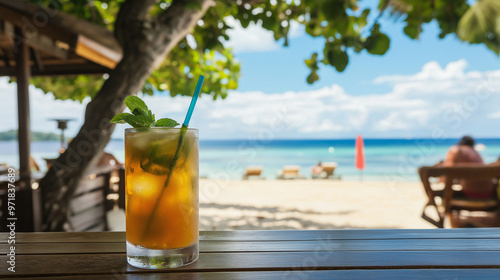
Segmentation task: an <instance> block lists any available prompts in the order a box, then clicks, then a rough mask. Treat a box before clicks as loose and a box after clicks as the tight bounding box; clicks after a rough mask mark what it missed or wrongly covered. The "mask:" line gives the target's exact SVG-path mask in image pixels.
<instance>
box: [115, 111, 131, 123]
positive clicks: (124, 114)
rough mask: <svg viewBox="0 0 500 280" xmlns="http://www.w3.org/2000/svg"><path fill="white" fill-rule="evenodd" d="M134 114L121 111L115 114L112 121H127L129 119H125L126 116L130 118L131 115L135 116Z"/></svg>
mask: <svg viewBox="0 0 500 280" xmlns="http://www.w3.org/2000/svg"><path fill="white" fill-rule="evenodd" d="M133 116H134V115H132V114H129V113H120V114H118V115H116V116H114V117H113V118H112V119H111V120H110V122H112V123H127V121H125V119H126V118H129V117H133Z"/></svg>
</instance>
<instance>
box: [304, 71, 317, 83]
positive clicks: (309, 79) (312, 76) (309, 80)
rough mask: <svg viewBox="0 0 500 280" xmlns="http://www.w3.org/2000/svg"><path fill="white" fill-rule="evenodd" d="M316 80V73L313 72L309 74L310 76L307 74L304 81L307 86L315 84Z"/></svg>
mask: <svg viewBox="0 0 500 280" xmlns="http://www.w3.org/2000/svg"><path fill="white" fill-rule="evenodd" d="M317 80H319V76H318V74H317V73H316V71H314V72H311V74H309V76H307V80H306V81H307V83H308V84H312V83H314V82H316V81H317Z"/></svg>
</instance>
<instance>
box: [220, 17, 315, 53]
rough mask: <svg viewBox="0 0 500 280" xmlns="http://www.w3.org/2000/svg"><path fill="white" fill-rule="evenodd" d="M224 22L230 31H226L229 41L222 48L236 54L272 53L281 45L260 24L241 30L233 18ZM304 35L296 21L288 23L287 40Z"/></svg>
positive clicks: (250, 25) (301, 27)
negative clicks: (229, 27) (226, 48)
mask: <svg viewBox="0 0 500 280" xmlns="http://www.w3.org/2000/svg"><path fill="white" fill-rule="evenodd" d="M225 21H226V23H227V25H229V26H231V27H232V29H231V30H228V31H227V35H228V36H229V38H230V39H229V41H226V43H224V46H225V47H229V48H233V50H234V52H236V53H243V52H265V51H274V50H277V49H279V48H280V47H281V45H282V43H279V42H276V40H275V39H274V35H273V32H271V31H269V30H266V29H264V28H262V25H260V24H255V23H251V24H249V26H248V27H247V28H243V27H242V26H241V24H240V23H239V21H237V20H235V19H234V18H233V17H227V18H225ZM304 33H305V31H304V26H302V25H300V24H299V23H298V22H296V21H292V22H291V23H290V31H289V34H288V35H289V38H296V37H300V36H302V35H304Z"/></svg>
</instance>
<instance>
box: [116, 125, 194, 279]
mask: <svg viewBox="0 0 500 280" xmlns="http://www.w3.org/2000/svg"><path fill="white" fill-rule="evenodd" d="M179 145H180V148H179V149H178V146H179ZM176 151H177V153H176ZM198 179H199V176H198V130H197V129H187V131H186V134H185V135H181V129H180V128H129V129H126V130H125V189H126V214H127V261H128V263H129V264H130V265H133V266H135V267H140V268H150V269H156V268H158V269H161V268H174V267H180V266H184V265H188V264H190V263H192V262H194V261H196V260H197V259H198Z"/></svg>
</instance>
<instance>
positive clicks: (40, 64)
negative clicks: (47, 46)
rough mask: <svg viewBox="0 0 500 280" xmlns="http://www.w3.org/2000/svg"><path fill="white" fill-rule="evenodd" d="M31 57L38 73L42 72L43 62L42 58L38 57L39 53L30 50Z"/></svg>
mask: <svg viewBox="0 0 500 280" xmlns="http://www.w3.org/2000/svg"><path fill="white" fill-rule="evenodd" d="M31 55H32V57H33V61H35V66H36V69H38V71H40V72H43V70H44V67H43V62H42V58H41V57H40V53H38V51H37V50H35V49H33V48H31Z"/></svg>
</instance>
